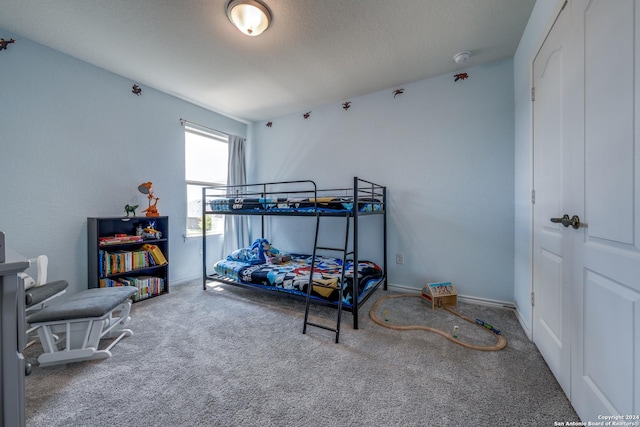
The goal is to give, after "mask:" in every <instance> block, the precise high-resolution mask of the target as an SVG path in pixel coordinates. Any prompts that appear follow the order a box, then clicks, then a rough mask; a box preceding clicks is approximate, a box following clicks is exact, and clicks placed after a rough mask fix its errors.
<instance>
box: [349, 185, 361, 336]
mask: <svg viewBox="0 0 640 427" xmlns="http://www.w3.org/2000/svg"><path fill="white" fill-rule="evenodd" d="M352 209H353V301H352V305H351V306H352V314H353V329H358V306H359V305H360V304H359V302H358V296H359V295H360V278H359V277H358V244H359V241H358V177H357V176H356V177H353V207H352Z"/></svg>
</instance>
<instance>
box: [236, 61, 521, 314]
mask: <svg viewBox="0 0 640 427" xmlns="http://www.w3.org/2000/svg"><path fill="white" fill-rule="evenodd" d="M463 71H466V72H468V74H469V76H470V77H469V79H467V80H465V81H458V82H454V80H453V75H452V74H447V75H442V76H439V77H435V78H431V79H427V80H422V81H418V82H414V83H410V84H405V85H403V86H402V87H403V88H404V93H403V94H402V95H398V96H397V97H395V98H394V97H393V90H394V89H396V88H389V89H388V90H384V91H381V92H377V93H372V94H369V95H366V96H362V97H359V98H354V99H350V101H351V108H350V109H349V110H348V111H345V110H344V109H343V108H342V105H341V104H342V102H343V101H347V100H346V99H345V100H341V101H339V102H336V103H335V104H331V105H326V106H322V107H315V108H312V107H310V108H309V109H310V110H311V116H310V117H309V118H308V119H306V120H305V119H304V118H303V113H304V111H301V112H299V113H296V114H292V115H287V116H284V117H277V118H273V119H271V121H272V122H273V126H272V127H267V126H265V124H266V122H258V123H253V124H252V125H250V130H249V134H250V135H251V137H250V147H249V152H250V156H249V158H250V165H249V170H250V171H252V173H251V176H250V177H249V180H253V181H271V180H285V179H314V180H316V181H317V183H318V184H319V185H320V186H321V187H335V186H338V187H345V186H350V185H351V183H352V177H353V176H358V177H361V178H364V179H368V180H371V181H374V182H377V183H380V184H384V185H386V186H388V190H389V231H388V238H389V244H388V254H389V261H390V264H389V279H390V283H392V284H395V285H401V286H407V287H412V288H416V289H419V288H421V287H422V286H423V285H424V284H425V283H426V282H428V281H437V280H450V281H452V282H454V283H455V284H456V285H457V288H458V291H459V293H460V294H464V295H468V296H474V297H478V298H486V299H491V300H499V301H505V302H513V265H514V262H513V231H514V210H513V209H514V208H513V203H514V200H513V192H514V166H513V159H514V150H513V135H514V127H513V123H514V116H513V100H514V96H513V95H514V93H513V88H514V86H513V61H512V60H510V59H509V60H504V61H500V62H495V63H492V64H488V65H484V66H477V67H473V68H470V69H468V70H463ZM335 227H336V228H338V227H340V225H337V226H335ZM283 228H287V229H289V230H291V229H293V230H295V232H296V234H298V232H299V231H301V230H303V229H304V227H302V226H299V225H297V224H294V225H289V224H287V225H281V223H278V224H274V223H273V221H272V223H271V231H270V232H271V233H272V236H271V238H272V240H275V242H274V244H275V245H276V247H278V246H283V247H285V246H286V245H287V244H294V243H293V242H290V240H289V239H288V238H287V234H286V233H284V232H282V233H281V232H280V230H281V229H283ZM377 244H379V243H378V242H377V241H376V240H375V238H371V243H370V245H377ZM285 249H289V248H288V247H285ZM363 249H364V250H365V251H366V252H368V253H370V254H371V256H372V257H375V249H376V248H374V247H368V246H367V245H365V247H364V248H363ZM397 252H402V253H404V256H405V264H404V265H397V264H395V254H396V253H397Z"/></svg>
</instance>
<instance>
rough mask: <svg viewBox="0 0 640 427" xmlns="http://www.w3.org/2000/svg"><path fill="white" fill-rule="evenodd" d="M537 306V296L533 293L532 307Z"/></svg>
mask: <svg viewBox="0 0 640 427" xmlns="http://www.w3.org/2000/svg"><path fill="white" fill-rule="evenodd" d="M534 305H536V294H535V293H533V292H531V307H533V306H534Z"/></svg>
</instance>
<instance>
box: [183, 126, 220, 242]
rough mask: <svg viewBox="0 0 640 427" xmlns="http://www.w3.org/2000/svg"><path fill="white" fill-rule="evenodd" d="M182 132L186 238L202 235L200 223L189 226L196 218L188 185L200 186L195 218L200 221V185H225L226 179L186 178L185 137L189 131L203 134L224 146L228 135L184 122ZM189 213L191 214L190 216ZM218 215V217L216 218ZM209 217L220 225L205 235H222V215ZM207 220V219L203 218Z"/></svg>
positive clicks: (208, 216)
mask: <svg viewBox="0 0 640 427" xmlns="http://www.w3.org/2000/svg"><path fill="white" fill-rule="evenodd" d="M184 132H185V147H184V149H185V187H186V188H185V189H186V199H187V200H186V203H185V208H186V224H185V237H187V238H191V237H201V236H202V228H201V227H202V224H201V225H200V228H199V229H196V228H192V227H189V225H190V222H193V219H192V218H196V217H195V216H193V213H192V212H190V210H193V206H191V208H190V206H189V205H190V203H192V201H189V193H190V192H189V188H190V186H198V187H200V192H199V201H200V203H199V204H198V206H199V208H198V215H197V218H198V219H199V221H200V223H201V222H202V203H201V202H202V191H201V189H202V187H208V186H213V185H226V183H227V181H226V177H225V180H224V181H221V182H214V181H196V180H189V179H186V175H187V172H188V171H187V170H186V168H187V166H186V157H187V137H188V135H187V134H189V133H192V134H196V135H200V136H203V137H205V138H210V139H212V140H213V141H216V142H220V143H224V144H226V146H227V147H228V144H229V136H228V135H227V134H224V133H222V132H218V131H215V130H213V129H207V128H202V127H200V126H194V125H191V124H185V125H184ZM226 152H227V160H226V163H227V164H228V152H229V150H228V148H227V150H226ZM190 213H191V214H192V215H191V216H190ZM218 217H219V218H218ZM208 218H211V220H212V221H220V223H221V226H219V227H216V228H215V229H213V230H208V231H207V232H206V235H207V236H212V235H222V234H223V233H224V217H223V216H222V215H207V219H208ZM205 221H207V220H205Z"/></svg>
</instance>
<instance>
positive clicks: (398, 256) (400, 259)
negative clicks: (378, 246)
mask: <svg viewBox="0 0 640 427" xmlns="http://www.w3.org/2000/svg"><path fill="white" fill-rule="evenodd" d="M396 264H404V254H403V253H402V252H398V253H397V254H396Z"/></svg>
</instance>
